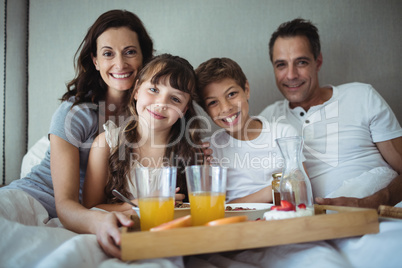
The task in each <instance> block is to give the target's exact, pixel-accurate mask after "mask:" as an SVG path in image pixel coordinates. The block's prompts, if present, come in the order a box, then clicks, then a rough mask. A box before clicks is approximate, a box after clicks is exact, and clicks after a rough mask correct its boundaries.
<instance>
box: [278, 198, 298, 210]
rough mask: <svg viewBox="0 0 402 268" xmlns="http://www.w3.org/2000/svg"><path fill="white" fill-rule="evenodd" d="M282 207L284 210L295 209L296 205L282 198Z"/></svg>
mask: <svg viewBox="0 0 402 268" xmlns="http://www.w3.org/2000/svg"><path fill="white" fill-rule="evenodd" d="M281 207H282V210H283V211H292V210H293V211H295V210H296V209H295V206H294V205H293V204H292V203H290V202H289V201H286V200H281Z"/></svg>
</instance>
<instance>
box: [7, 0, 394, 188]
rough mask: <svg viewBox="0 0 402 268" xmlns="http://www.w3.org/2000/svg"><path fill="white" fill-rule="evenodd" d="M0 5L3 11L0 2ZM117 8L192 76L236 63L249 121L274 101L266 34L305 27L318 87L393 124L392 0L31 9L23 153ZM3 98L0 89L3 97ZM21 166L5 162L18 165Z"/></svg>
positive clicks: (33, 4)
mask: <svg viewBox="0 0 402 268" xmlns="http://www.w3.org/2000/svg"><path fill="white" fill-rule="evenodd" d="M10 2H20V3H25V1H22V0H13V1H8V3H9V5H10ZM1 4H2V6H4V1H2V2H1ZM2 8H3V7H2ZM116 8H118V9H127V10H130V11H133V12H134V13H136V14H137V15H138V16H139V17H140V18H141V19H142V20H143V22H144V24H145V26H146V27H147V29H148V30H149V33H150V34H151V36H152V38H153V40H154V42H155V47H156V50H157V53H158V54H159V53H163V52H168V53H172V54H177V55H180V56H182V57H185V58H187V59H188V60H189V61H190V63H192V64H193V66H194V67H197V66H198V65H199V64H200V63H201V62H203V61H205V60H207V59H209V58H211V57H230V58H232V59H234V60H236V61H237V62H238V63H239V64H240V65H241V66H242V68H243V70H244V72H245V74H246V75H247V77H248V79H249V82H250V85H251V99H250V103H251V105H250V107H251V114H258V113H259V112H260V111H261V110H262V109H263V108H264V107H265V106H267V105H268V104H270V103H272V102H273V101H275V100H278V99H281V98H282V96H281V95H280V93H279V92H278V90H277V89H276V86H275V81H274V77H273V69H272V66H271V64H270V62H269V57H268V48H267V43H268V40H269V37H270V34H271V33H272V32H273V31H274V30H275V29H276V28H277V26H278V25H279V24H280V23H282V22H284V21H287V20H291V19H293V18H296V17H303V18H305V19H310V20H312V21H313V22H314V23H315V24H316V25H317V27H318V29H319V30H320V34H321V41H322V52H323V56H324V65H323V68H322V69H321V72H320V79H321V84H322V85H324V84H333V85H338V84H342V83H347V82H352V81H360V82H366V83H370V84H372V85H373V86H374V87H375V88H376V89H377V90H378V91H379V92H380V94H381V95H382V96H383V97H384V98H385V99H386V100H387V101H388V103H389V104H390V106H391V108H392V109H393V110H394V112H395V113H396V115H397V117H398V119H399V121H400V122H402V109H401V107H400V102H401V99H402V91H401V90H399V86H400V85H401V84H402V78H401V69H402V53H401V48H402V35H401V29H402V1H399V0H393V1H392V0H388V1H379V0H377V1H374V0H355V1H347V0H338V1H331V0H304V1H283V0H250V1H245V0H203V1H195V0H187V1H183V0H169V1H165V0H149V1H141V0H124V1H123V0H120V1H109V0H107V1H106V0H86V1H82V0H70V1H54V0H31V1H30V8H29V17H30V20H29V97H28V101H29V109H28V114H29V118H28V119H29V128H28V131H29V132H28V133H29V139H28V145H29V146H32V145H33V144H34V143H35V142H36V141H37V140H38V139H39V138H40V137H42V136H44V135H46V134H47V131H48V127H49V123H50V120H51V116H52V114H53V112H54V110H55V109H56V108H57V106H58V105H59V101H58V99H59V98H60V97H61V95H62V94H63V93H64V92H65V90H66V88H65V84H66V82H68V81H69V80H70V79H72V78H73V76H74V69H73V56H74V53H75V51H76V49H77V48H78V46H79V44H80V42H81V40H82V38H83V37H84V34H85V33H86V30H87V29H88V27H89V26H90V25H91V24H92V23H93V22H94V21H95V19H96V18H97V17H98V16H99V15H100V14H101V13H103V12H105V11H107V10H109V9H116ZM1 13H4V11H3V10H2V11H1ZM13 13H14V14H15V11H14V12H13ZM0 16H3V15H0ZM0 18H1V17H0ZM1 31H3V30H2V29H1ZM1 35H3V34H2V33H1ZM1 38H2V37H1ZM8 38H10V37H8ZM1 53H2V52H0V59H2V57H3V55H1ZM8 58H9V57H8ZM13 60H15V61H18V62H19V61H22V60H23V55H22V53H20V54H18V53H17V54H15V55H14V57H13ZM7 64H9V61H8V63H7ZM0 70H1V69H0ZM24 74H25V73H24V72H13V73H10V74H9V75H10V76H13V77H11V78H8V80H7V85H9V86H10V83H9V82H8V81H11V79H14V80H13V81H19V80H20V79H23V78H22V76H23V75H24ZM1 90H2V92H3V90H4V88H3V87H1ZM10 90H12V89H11V88H7V89H6V91H7V94H8V92H9V91H10ZM1 95H3V94H1ZM21 96H22V95H21ZM19 97H20V94H18V96H15V98H16V100H14V102H15V103H18V100H17V99H18V98H19ZM1 98H2V96H0V99H1ZM21 98H22V97H21ZM0 115H2V111H1V110H0ZM21 120H22V119H21ZM21 120H15V121H12V122H10V123H9V124H8V125H7V130H8V131H7V132H6V135H7V136H6V143H7V145H8V144H9V143H10V144H11V146H14V142H15V141H14V140H13V137H12V136H13V134H12V133H15V132H20V131H21V129H20V127H19V125H21V124H22V125H23V124H24V121H21ZM3 127H4V126H3ZM18 146H20V145H19V144H18ZM21 156H22V155H21V154H20V155H19V156H17V157H16V158H15V159H13V161H14V162H15V163H18V161H19V159H18V157H21ZM11 173H12V174H11ZM7 174H9V172H7ZM10 175H12V176H11V177H8V176H7V179H8V180H11V179H15V178H17V177H18V173H16V171H13V172H10Z"/></svg>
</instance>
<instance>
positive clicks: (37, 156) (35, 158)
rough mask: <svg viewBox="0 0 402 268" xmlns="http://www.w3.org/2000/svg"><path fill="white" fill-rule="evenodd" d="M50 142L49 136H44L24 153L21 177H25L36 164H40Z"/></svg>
mask: <svg viewBox="0 0 402 268" xmlns="http://www.w3.org/2000/svg"><path fill="white" fill-rule="evenodd" d="M49 144H50V142H49V140H48V138H47V136H44V137H42V138H41V139H40V140H39V141H37V142H36V143H35V144H34V145H33V146H32V147H31V148H30V149H29V150H28V152H27V153H26V154H25V155H24V158H22V164H21V174H20V177H21V178H24V177H25V176H26V175H27V174H28V173H29V172H31V169H32V168H33V167H34V166H36V165H38V164H40V162H41V161H42V159H43V158H44V157H45V155H46V151H47V149H48V148H49Z"/></svg>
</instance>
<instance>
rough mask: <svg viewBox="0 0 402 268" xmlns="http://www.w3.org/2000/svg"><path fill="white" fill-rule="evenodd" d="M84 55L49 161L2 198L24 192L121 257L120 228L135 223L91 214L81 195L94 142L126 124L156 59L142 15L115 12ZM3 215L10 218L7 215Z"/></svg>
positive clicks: (104, 18)
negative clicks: (142, 76) (107, 129)
mask: <svg viewBox="0 0 402 268" xmlns="http://www.w3.org/2000/svg"><path fill="white" fill-rule="evenodd" d="M78 53H79V56H78V59H77V63H76V77H75V78H74V79H73V80H72V81H71V82H70V83H68V85H67V89H68V90H67V92H66V93H65V94H64V95H63V97H62V100H63V102H62V104H61V105H60V107H59V108H58V109H57V111H56V112H55V114H54V115H53V118H52V122H51V126H50V130H49V139H50V148H49V149H48V151H47V153H46V157H45V158H44V159H43V161H42V162H41V164H40V165H38V166H36V167H34V168H33V169H32V170H31V172H30V173H29V174H28V175H27V177H26V178H23V179H20V180H16V181H14V182H13V183H11V184H10V185H9V186H7V187H4V188H2V189H1V191H0V194H1V195H3V194H4V195H6V194H7V198H9V197H11V196H13V195H14V194H15V192H13V191H20V190H22V191H24V192H25V193H26V194H28V195H30V196H32V197H34V198H35V199H36V200H38V201H39V202H40V203H41V204H42V205H43V206H44V207H45V208H46V210H47V211H48V213H49V216H50V217H51V218H53V217H59V219H60V221H61V223H62V224H63V225H64V226H65V227H66V228H67V229H69V230H71V231H74V232H77V233H95V234H96V235H97V239H98V242H99V244H100V245H101V247H102V248H103V249H104V250H105V252H106V253H108V254H109V255H112V256H115V257H120V250H119V249H118V247H117V246H116V245H118V244H119V243H120V241H119V239H120V234H119V230H118V225H124V226H129V225H131V224H133V223H132V221H131V220H130V219H129V218H127V217H126V216H124V215H123V214H121V213H106V212H102V211H95V210H88V209H86V208H85V207H84V206H82V205H81V203H80V201H81V192H82V186H83V183H84V178H85V173H86V166H87V161H88V154H89V150H90V148H91V144H92V142H93V139H94V138H95V137H96V136H97V135H98V134H99V133H100V132H102V131H103V130H102V129H101V128H100V127H101V126H102V124H103V123H104V122H106V121H107V120H112V121H115V123H116V124H119V120H120V121H123V120H122V119H124V113H125V109H126V104H127V103H126V100H128V99H129V96H130V93H131V91H132V88H133V84H134V81H135V76H136V74H137V72H138V71H139V69H140V68H141V67H142V66H143V64H144V63H146V62H147V61H149V60H150V59H151V58H152V54H153V42H152V40H151V38H150V36H149V35H148V33H147V31H146V29H145V28H144V26H143V24H142V22H141V20H140V19H139V18H138V17H137V16H136V15H134V14H133V13H131V12H128V11H122V10H112V11H108V12H106V13H104V14H102V15H101V16H100V17H99V18H98V19H97V20H96V21H95V23H94V24H93V25H92V26H91V27H90V28H89V30H88V32H87V34H86V36H85V38H84V40H83V41H82V43H81V45H80V47H79V48H78V50H77V52H76V57H77V55H78ZM50 156H51V157H50ZM15 189H19V190H15ZM10 191H11V192H10ZM0 199H1V198H0ZM56 208H57V212H56ZM0 213H1V214H3V216H4V217H6V214H7V213H6V212H4V211H0ZM11 220H17V219H11Z"/></svg>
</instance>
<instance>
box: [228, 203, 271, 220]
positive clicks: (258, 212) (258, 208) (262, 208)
mask: <svg viewBox="0 0 402 268" xmlns="http://www.w3.org/2000/svg"><path fill="white" fill-rule="evenodd" d="M227 206H231V207H232V208H233V209H235V208H236V207H241V208H249V210H232V211H227V210H226V211H225V217H233V216H242V215H246V216H247V217H248V220H250V221H254V220H257V219H262V218H263V216H264V213H265V212H267V211H269V210H270V208H271V207H272V206H273V204H271V203H228V204H225V208H226V207H227Z"/></svg>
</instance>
